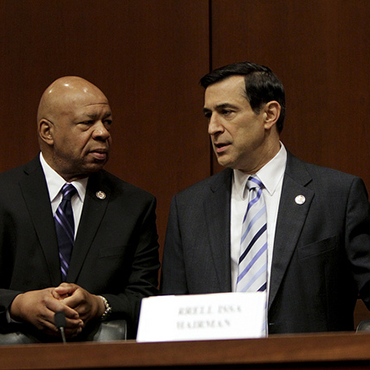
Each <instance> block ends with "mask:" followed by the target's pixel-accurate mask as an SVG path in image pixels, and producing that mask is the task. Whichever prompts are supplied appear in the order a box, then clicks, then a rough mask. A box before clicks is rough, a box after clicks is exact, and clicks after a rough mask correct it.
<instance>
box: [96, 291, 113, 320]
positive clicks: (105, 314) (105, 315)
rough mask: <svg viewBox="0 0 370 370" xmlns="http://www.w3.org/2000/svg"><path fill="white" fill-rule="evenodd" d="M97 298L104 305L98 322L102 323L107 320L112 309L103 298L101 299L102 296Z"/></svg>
mask: <svg viewBox="0 0 370 370" xmlns="http://www.w3.org/2000/svg"><path fill="white" fill-rule="evenodd" d="M98 297H99V298H100V299H101V300H102V302H103V305H104V311H103V313H102V315H101V316H100V320H102V321H104V320H107V319H108V317H109V316H110V314H111V313H112V307H111V306H110V304H109V302H108V300H107V299H106V298H105V297H103V296H102V295H99V296H98Z"/></svg>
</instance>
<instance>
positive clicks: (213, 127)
mask: <svg viewBox="0 0 370 370" xmlns="http://www.w3.org/2000/svg"><path fill="white" fill-rule="evenodd" d="M222 131H223V126H222V124H221V121H220V118H219V117H218V116H217V115H216V114H212V116H211V117H210V119H209V122H208V134H209V135H215V134H217V133H218V132H222Z"/></svg>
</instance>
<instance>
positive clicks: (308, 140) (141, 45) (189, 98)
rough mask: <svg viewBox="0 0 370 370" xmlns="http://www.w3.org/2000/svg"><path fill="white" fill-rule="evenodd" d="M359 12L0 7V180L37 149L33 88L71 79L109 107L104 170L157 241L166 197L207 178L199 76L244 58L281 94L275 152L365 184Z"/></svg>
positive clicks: (352, 3) (364, 33) (316, 4)
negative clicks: (141, 200) (153, 201)
mask: <svg viewBox="0 0 370 370" xmlns="http://www.w3.org/2000/svg"><path fill="white" fill-rule="evenodd" d="M369 14H370V2H369V1H368V0H310V1H303V0H302V1H300V0H298V1H297V0H273V1H272V0H106V1H99V0H53V1H50V0H0V21H1V31H0V32H1V37H0V52H1V58H0V107H1V112H2V115H1V118H2V120H1V122H0V127H1V131H0V132H1V135H0V147H1V148H2V155H1V157H0V171H5V170H7V169H9V168H12V167H14V166H17V165H20V164H22V163H25V162H26V161H28V160H30V159H31V158H33V157H34V156H35V155H36V154H37V152H38V144H37V139H36V109H37V104H38V100H39V98H40V96H41V94H42V92H43V91H44V89H45V88H46V87H47V86H48V85H49V84H50V83H51V82H52V81H53V80H54V79H56V78H58V77H60V76H63V75H79V76H82V77H84V78H86V79H88V80H90V81H92V82H93V83H95V84H96V85H97V86H99V87H100V88H101V89H102V90H103V91H104V92H105V93H106V95H107V96H108V98H109V100H110V103H111V106H112V109H113V114H114V128H113V135H114V136H113V140H114V142H113V144H114V149H113V153H112V158H111V160H110V163H109V164H108V166H107V169H108V170H110V171H111V172H113V173H114V174H116V175H117V176H119V177H121V178H123V179H125V180H127V181H129V182H131V183H134V184H136V185H138V186H140V187H142V188H144V189H146V190H148V191H150V192H151V193H153V194H154V195H156V197H157V199H158V211H157V215H158V231H159V235H160V243H161V245H162V246H163V241H164V235H165V229H166V224H167V216H168V209H169V203H170V200H171V197H172V196H173V195H174V194H175V193H177V192H178V191H180V190H181V189H183V188H185V187H187V186H189V185H191V184H192V183H194V182H196V181H198V180H201V179H203V178H205V177H207V176H209V175H210V174H212V173H214V172H217V171H218V170H219V169H220V168H219V167H218V165H217V164H215V162H214V160H212V158H213V155H212V152H211V149H210V145H209V139H208V136H207V127H206V122H205V120H204V118H203V117H202V113H201V109H202V104H203V91H202V89H201V87H200V86H199V85H198V81H199V78H200V77H201V76H203V75H204V74H205V73H207V72H208V71H209V69H210V68H215V67H219V66H222V65H224V64H227V63H231V62H235V61H241V60H250V61H254V62H257V63H261V64H265V65H268V66H270V67H271V68H272V69H273V70H274V71H275V73H276V74H277V75H278V76H279V77H280V79H281V80H282V81H283V83H284V85H285V87H286V94H287V118H286V124H285V128H284V131H283V135H282V140H283V142H284V143H285V145H286V146H287V148H288V149H289V150H291V151H292V152H293V153H294V154H296V155H297V156H299V157H300V158H302V159H305V160H308V161H311V162H315V163H318V164H322V165H326V166H330V167H334V168H338V169H340V170H343V171H346V172H350V173H353V174H356V175H359V176H361V177H362V178H364V180H365V182H366V184H367V186H368V188H369V189H370V166H369V165H368V156H369V155H368V149H367V147H368V142H369V139H370V130H369V122H368V117H367V111H368V104H369V102H370V88H369V86H368V83H369V69H370V67H369V66H370V48H369V42H370V22H369V21H368V15H369Z"/></svg>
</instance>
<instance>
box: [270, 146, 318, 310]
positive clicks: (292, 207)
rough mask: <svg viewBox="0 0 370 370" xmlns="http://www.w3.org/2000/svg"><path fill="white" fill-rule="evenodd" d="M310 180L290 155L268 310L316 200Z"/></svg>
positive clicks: (278, 224)
mask: <svg viewBox="0 0 370 370" xmlns="http://www.w3.org/2000/svg"><path fill="white" fill-rule="evenodd" d="M311 181H312V178H311V175H310V174H309V173H308V172H307V170H306V168H305V166H304V162H302V161H300V160H299V159H298V158H296V157H294V156H293V155H292V154H290V153H288V160H287V168H286V171H285V175H284V180H283V187H282V193H281V199H280V205H279V213H278V219H277V224H276V233H275V243H274V250H273V257H272V268H271V280H270V293H269V295H270V297H269V307H271V304H272V302H273V301H274V299H275V297H276V294H277V292H278V290H279V287H280V284H281V282H282V280H283V277H284V274H285V271H286V269H287V267H288V264H289V261H290V259H291V256H292V254H293V251H294V250H295V248H296V246H297V242H298V239H299V236H300V233H301V230H302V227H303V225H304V223H305V220H306V217H307V214H308V211H309V208H310V205H311V202H312V199H313V197H314V191H313V190H311V189H309V188H307V185H308V184H309V183H310V182H311ZM299 195H303V196H304V200H305V201H304V203H302V204H300V202H299V201H296V197H297V196H299ZM301 199H303V198H301Z"/></svg>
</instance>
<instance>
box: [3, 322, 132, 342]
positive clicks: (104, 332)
mask: <svg viewBox="0 0 370 370" xmlns="http://www.w3.org/2000/svg"><path fill="white" fill-rule="evenodd" d="M116 340H127V322H126V320H107V321H103V322H99V323H97V324H96V325H93V326H90V327H89V329H88V330H87V335H85V336H82V337H80V338H79V337H77V338H76V339H75V338H74V339H72V340H71V342H75V341H94V342H110V341H116ZM55 341H59V342H61V339H56V340H54V342H55ZM67 341H68V340H67ZM32 343H43V341H42V340H40V339H38V338H36V337H35V336H33V335H32V334H30V333H28V332H21V331H16V332H11V333H6V334H0V345H13V344H32Z"/></svg>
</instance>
